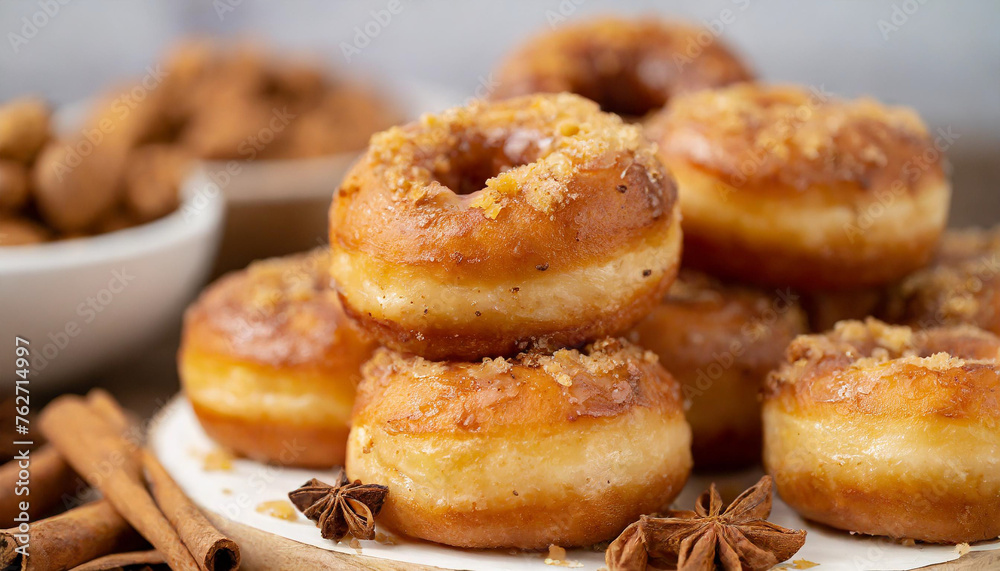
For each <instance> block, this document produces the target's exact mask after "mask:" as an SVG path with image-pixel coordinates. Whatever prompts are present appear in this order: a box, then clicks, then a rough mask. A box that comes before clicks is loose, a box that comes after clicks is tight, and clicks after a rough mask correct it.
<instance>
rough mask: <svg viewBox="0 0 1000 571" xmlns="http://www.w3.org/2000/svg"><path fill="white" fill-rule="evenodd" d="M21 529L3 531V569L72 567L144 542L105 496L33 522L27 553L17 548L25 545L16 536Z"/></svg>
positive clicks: (0, 558)
mask: <svg viewBox="0 0 1000 571" xmlns="http://www.w3.org/2000/svg"><path fill="white" fill-rule="evenodd" d="M20 533H21V532H20V531H19V530H18V529H17V528H12V529H7V530H4V531H0V569H14V568H17V569H21V571H35V570H38V571H44V570H47V569H69V568H70V567H74V566H76V565H80V564H82V563H85V562H87V561H90V560H91V559H95V558H97V557H101V556H102V555H107V554H108V553H114V552H116V551H121V550H123V549H134V548H136V547H138V546H140V545H142V544H143V541H142V538H141V537H139V534H137V533H136V532H135V530H133V529H132V528H131V527H130V526H129V524H128V522H126V521H125V520H124V519H122V517H121V516H120V515H118V512H116V511H115V509H114V508H113V507H111V504H109V503H108V502H106V501H104V500H99V501H96V502H92V503H89V504H87V505H84V506H81V507H78V508H75V509H71V510H69V511H67V512H65V513H62V514H60V515H57V516H54V517H50V518H47V519H43V520H40V521H36V522H32V524H31V529H30V531H29V533H30V535H31V541H30V543H28V556H27V557H24V556H23V555H22V554H21V553H19V552H18V551H17V548H18V547H20V546H22V545H23V542H20V541H18V538H17V536H18V535H19V534H20Z"/></svg>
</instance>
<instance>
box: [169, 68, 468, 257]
mask: <svg viewBox="0 0 1000 571" xmlns="http://www.w3.org/2000/svg"><path fill="white" fill-rule="evenodd" d="M366 84H368V85H374V86H376V87H377V88H378V90H379V91H380V92H381V93H384V94H385V95H384V96H385V98H386V100H387V101H388V102H389V103H390V104H391V105H393V106H395V107H396V108H397V110H398V111H400V112H401V114H402V115H403V118H404V120H405V121H412V120H415V119H417V118H419V117H420V116H421V115H422V114H424V113H431V112H440V111H443V110H445V109H447V108H449V107H452V106H454V105H457V104H459V103H461V101H462V98H461V96H460V95H459V94H458V93H456V92H454V91H451V90H449V89H447V88H444V87H441V86H437V85H433V84H427V83H422V82H416V81H411V80H398V79H396V80H391V81H389V80H382V81H374V80H369V81H367V82H366ZM361 154H362V151H361V150H358V151H349V152H344V153H338V154H334V155H328V156H324V157H310V158H300V159H268V160H258V161H238V160H230V161H201V162H199V164H198V165H197V166H196V167H195V168H194V169H192V171H191V173H190V175H189V176H188V177H187V178H186V179H185V180H184V182H183V183H182V186H184V187H185V188H186V189H188V190H194V191H198V190H199V189H206V188H218V189H220V190H221V192H222V194H223V195H225V197H226V204H227V206H226V225H225V229H224V231H223V236H222V245H221V246H220V249H219V258H218V260H217V262H216V265H215V269H214V272H213V273H214V274H216V275H218V274H221V273H224V272H228V271H232V270H236V269H240V268H243V267H245V266H246V265H247V264H248V263H250V262H251V261H253V260H257V259H260V258H269V257H273V256H283V255H286V254H290V253H293V252H301V251H303V250H309V249H311V248H315V247H317V246H320V245H323V244H325V243H326V242H327V236H328V223H327V213H328V211H329V209H330V200H331V199H332V198H333V193H334V191H335V190H336V189H337V187H338V186H340V182H341V180H342V179H343V177H344V175H345V174H347V171H348V169H350V167H351V165H353V164H354V161H356V160H357V158H358V157H359V156H361Z"/></svg>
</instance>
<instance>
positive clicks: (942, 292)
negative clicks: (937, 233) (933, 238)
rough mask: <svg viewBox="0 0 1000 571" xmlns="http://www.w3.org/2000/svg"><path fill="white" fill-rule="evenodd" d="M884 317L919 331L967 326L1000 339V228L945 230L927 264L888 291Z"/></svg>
mask: <svg viewBox="0 0 1000 571" xmlns="http://www.w3.org/2000/svg"><path fill="white" fill-rule="evenodd" d="M888 298H889V300H888V301H887V302H886V303H887V305H888V308H887V310H886V311H887V315H888V317H889V319H892V320H893V321H896V322H900V323H905V324H907V325H911V326H913V327H917V328H927V327H934V326H941V325H957V324H962V323H967V324H971V325H975V326H977V327H981V328H982V329H985V330H987V331H990V332H992V333H994V334H997V335H1000V226H996V227H994V228H992V229H989V230H983V229H978V228H970V229H966V230H954V231H949V232H946V233H945V235H944V238H943V239H942V240H941V244H940V247H939V249H938V252H937V254H936V256H935V259H934V261H933V262H932V263H931V265H930V266H928V267H926V268H924V269H921V270H919V271H917V272H915V273H913V274H912V275H910V276H907V277H906V278H905V279H904V280H903V281H902V282H900V283H899V284H897V285H896V286H894V287H893V288H891V290H890V292H889V294H888Z"/></svg>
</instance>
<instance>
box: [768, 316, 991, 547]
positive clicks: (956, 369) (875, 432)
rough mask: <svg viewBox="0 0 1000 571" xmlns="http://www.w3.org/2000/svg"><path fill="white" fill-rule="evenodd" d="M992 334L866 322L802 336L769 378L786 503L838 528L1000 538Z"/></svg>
mask: <svg viewBox="0 0 1000 571" xmlns="http://www.w3.org/2000/svg"><path fill="white" fill-rule="evenodd" d="M998 358H1000V338H997V337H996V336H995V335H993V334H991V333H988V332H985V331H983V330H980V329H976V328H974V327H968V326H962V327H946V328H936V329H929V330H925V331H916V332H915V331H913V330H911V329H910V328H908V327H895V326H889V325H886V324H885V323H882V322H880V321H877V320H875V319H871V318H869V320H868V321H866V322H860V321H843V322H840V323H839V324H837V326H836V327H835V328H834V330H833V331H831V332H830V333H828V334H826V335H810V336H802V337H799V338H798V339H797V340H796V341H794V342H793V343H792V344H791V346H790V347H789V349H788V362H787V363H786V364H785V365H783V366H782V367H781V368H780V369H779V370H778V371H776V372H775V373H773V374H772V375H771V376H770V377H769V379H768V386H767V390H766V391H765V401H764V412H763V418H764V460H765V466H766V467H767V469H768V471H769V472H770V473H771V474H772V475H773V476H774V481H775V484H776V485H777V488H778V492H779V493H780V494H781V497H782V499H783V500H784V501H785V502H786V503H788V504H789V505H790V506H792V507H793V508H794V509H796V510H797V511H798V512H799V513H800V514H802V515H803V516H805V517H808V518H810V519H814V520H817V521H820V522H822V523H826V524H828V525H832V526H835V527H838V528H841V529H846V530H850V531H853V532H859V533H867V534H873V535H888V536H891V537H896V538H908V539H916V540H920V541H929V542H945V543H960V542H974V541H980V540H983V539H992V538H995V537H997V535H998V534H1000V519H998V518H997V517H996V515H997V513H1000V444H998V443H1000V431H998V427H1000V423H998V422H997V419H998V418H1000V364H998Z"/></svg>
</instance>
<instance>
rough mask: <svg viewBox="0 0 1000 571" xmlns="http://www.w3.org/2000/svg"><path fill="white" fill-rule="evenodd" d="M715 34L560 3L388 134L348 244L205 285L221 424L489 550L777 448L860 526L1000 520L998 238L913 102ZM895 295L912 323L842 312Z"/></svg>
mask: <svg viewBox="0 0 1000 571" xmlns="http://www.w3.org/2000/svg"><path fill="white" fill-rule="evenodd" d="M706 33H707V32H705V31H703V30H698V29H694V28H690V27H687V26H682V25H677V24H668V23H661V22H651V21H643V22H636V21H627V20H619V19H604V20H597V21H590V22H583V23H580V24H576V25H572V26H566V27H564V28H562V29H560V30H557V31H554V32H549V33H547V34H544V35H542V36H539V37H538V38H535V39H533V40H531V41H529V42H528V43H526V44H525V45H524V46H523V47H522V48H520V49H519V50H517V51H516V52H514V53H513V55H512V56H511V57H510V58H509V59H508V60H507V61H505V62H504V63H503V64H502V65H501V67H500V71H499V74H498V75H499V78H500V88H499V89H498V90H497V91H496V92H495V93H494V94H492V95H493V97H492V98H491V101H488V102H487V101H476V102H473V103H470V104H469V105H467V106H464V107H459V108H455V109H451V110H448V111H446V112H443V113H440V114H435V115H426V116H424V117H423V118H422V119H420V120H419V121H417V122H414V123H410V124H407V125H403V126H399V127H393V128H391V129H389V130H387V131H385V132H382V133H379V134H377V135H375V136H374V137H373V138H372V139H371V142H370V145H369V148H368V150H367V152H366V153H365V154H364V155H363V156H362V157H361V158H360V159H359V161H358V162H357V163H356V164H355V165H354V167H353V168H352V170H351V171H350V173H349V174H348V175H347V177H346V178H345V180H344V181H343V182H342V184H341V185H340V187H339V188H338V189H337V191H336V193H335V195H334V197H333V203H332V206H331V209H330V251H329V252H317V253H313V254H310V255H307V256H303V257H295V258H290V259H284V260H272V261H265V262H259V263H257V264H255V265H253V266H251V267H250V268H249V269H248V270H245V271H244V272H241V273H238V274H234V275H231V276H228V277H225V278H223V279H222V280H220V281H219V282H217V283H216V284H214V285H213V286H211V288H210V289H209V290H208V291H206V293H205V294H203V296H202V298H201V299H200V300H199V301H198V302H197V303H196V304H195V305H194V306H192V308H191V309H190V310H189V312H188V314H187V316H186V320H185V333H184V341H183V345H182V349H181V355H180V357H179V361H180V370H181V376H182V380H183V382H184V385H185V389H186V392H187V394H188V397H189V399H190V400H191V401H192V404H193V405H194V409H195V412H196V413H197V415H198V417H199V419H200V421H201V422H202V425H203V426H204V427H205V429H206V431H207V432H208V433H209V434H210V435H211V436H213V438H215V439H216V440H217V441H218V442H220V443H221V444H223V445H224V446H226V447H228V448H230V449H232V450H234V451H236V452H238V453H241V454H243V455H246V456H249V457H252V458H256V459H260V460H264V461H270V462H277V463H282V464H286V465H298V466H313V467H321V466H334V465H341V464H344V465H345V466H346V470H347V474H348V476H349V477H350V478H351V479H360V480H362V481H365V482H373V483H380V484H385V485H387V486H389V488H390V493H389V495H388V499H387V501H386V503H385V505H384V507H383V508H382V512H381V514H380V515H379V523H380V524H384V525H386V526H388V527H390V528H392V529H393V530H395V531H397V532H400V533H403V534H406V535H409V536H412V537H417V538H421V539H427V540H431V541H436V542H440V543H445V544H450V545H456V546H462V547H477V548H523V549H535V548H543V547H545V546H547V545H550V544H557V545H562V546H580V545H590V544H593V543H596V542H600V541H604V540H607V539H610V538H612V537H614V535H615V534H616V533H618V532H619V531H621V529H622V528H624V527H625V526H626V525H628V524H629V523H632V522H633V521H635V520H636V519H637V518H638V516H639V515H641V514H648V513H653V512H656V511H659V510H662V509H665V508H667V507H668V506H669V504H670V502H671V501H672V500H673V499H674V498H675V497H676V496H677V494H678V493H679V492H680V490H681V488H682V487H683V485H684V482H685V481H686V479H687V477H688V474H689V472H690V471H691V469H692V461H693V464H694V468H695V469H702V470H720V469H734V468H741V467H746V466H750V465H754V464H756V463H757V462H759V461H761V458H762V456H763V459H764V463H765V467H766V468H767V469H768V470H769V471H770V472H771V473H772V475H773V476H774V478H775V482H776V484H777V487H778V491H779V493H781V495H782V497H783V498H784V500H785V501H786V502H787V503H789V505H791V506H792V507H793V508H795V509H796V510H798V511H799V512H800V513H801V514H802V515H803V516H805V517H808V518H811V519H814V520H817V521H820V522H823V523H826V524H829V525H832V526H835V527H840V528H843V529H848V530H850V531H857V532H862V533H870V534H880V535H890V536H893V537H900V538H912V539H918V540H924V541H935V542H962V541H976V540H979V539H984V538H987V537H995V536H996V535H998V534H1000V517H998V514H1000V504H998V502H997V498H998V497H1000V428H998V426H1000V422H998V421H1000V400H998V399H1000V375H998V366H1000V364H998V361H1000V339H998V338H997V337H996V336H994V335H993V333H990V332H988V331H983V330H980V329H977V328H976V327H975V326H976V325H978V326H981V327H984V328H986V329H992V331H993V332H995V333H1000V331H998V329H1000V326H998V323H1000V321H998V316H1000V294H998V293H997V292H998V285H1000V279H998V277H997V276H998V275H1000V265H998V263H997V259H996V256H997V255H998V252H1000V238H998V236H1000V230H994V231H992V233H982V232H972V231H970V232H965V233H961V234H953V235H947V236H946V237H945V239H944V240H943V241H941V236H942V233H943V229H944V225H945V221H946V218H947V208H948V202H949V198H950V186H949V183H948V180H947V178H946V176H945V168H944V160H943V158H942V156H941V153H940V151H939V150H938V149H937V148H936V147H935V145H934V141H933V140H932V138H931V136H930V135H929V134H928V132H927V129H926V127H925V126H924V124H923V123H922V121H921V120H920V119H919V117H917V116H916V115H915V114H914V113H913V112H911V111H909V110H906V109H902V108H891V107H886V106H884V105H881V104H879V103H877V102H875V101H872V100H869V99H858V100H853V101H846V100H842V99H838V98H836V97H834V96H832V95H829V94H826V93H823V92H822V91H818V90H810V89H807V88H803V87H797V86H771V85H767V84H760V83H749V81H750V80H752V79H753V77H752V74H751V72H750V71H749V70H748V68H747V67H746V66H745V65H744V64H743V63H742V62H741V61H740V59H739V58H738V57H737V56H735V55H734V54H733V53H732V52H731V51H730V50H729V49H728V48H726V47H725V46H724V45H723V44H721V43H720V42H718V41H717V40H716V39H714V38H711V41H708V42H705V41H703V36H704V35H705V34H706ZM588 98H589V99H588ZM682 219H683V223H682ZM682 226H683V227H682ZM682 230H683V231H682ZM939 242H940V245H939ZM939 246H940V247H939ZM682 248H683V250H684V257H683V264H682V260H681V250H682ZM928 264H929V265H928ZM682 265H683V267H681V266H682ZM984 267H985V268H986V269H984ZM971 283H975V284H976V287H975V288H971V287H970V284H971ZM800 302H803V303H800ZM807 310H808V311H807ZM869 315H875V316H878V317H881V318H882V319H885V320H889V321H893V322H896V323H900V324H906V325H911V326H913V328H911V327H906V326H904V325H900V326H890V325H887V324H885V323H883V322H882V321H878V320H875V319H868V320H866V321H842V322H840V323H839V324H837V325H836V326H835V327H834V323H835V322H837V321H840V320H841V319H844V318H849V317H859V318H864V317H866V316H869ZM810 325H811V326H812V329H813V333H814V334H813V335H806V333H809V330H810ZM827 330H829V331H827ZM379 345H380V346H381V347H379V348H376V347H377V346H379ZM668 371H669V372H668ZM352 402H353V409H351V406H352V404H351V403H352ZM295 443H297V444H298V445H295ZM692 459H693V460H692ZM913 498H918V499H919V500H920V501H918V502H917V501H910V500H913Z"/></svg>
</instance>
